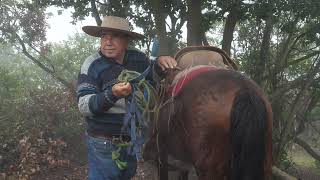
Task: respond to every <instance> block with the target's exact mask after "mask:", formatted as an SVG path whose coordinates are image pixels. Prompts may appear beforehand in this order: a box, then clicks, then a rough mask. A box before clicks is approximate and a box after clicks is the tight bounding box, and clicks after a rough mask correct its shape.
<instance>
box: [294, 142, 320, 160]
mask: <svg viewBox="0 0 320 180" xmlns="http://www.w3.org/2000/svg"><path fill="white" fill-rule="evenodd" d="M293 141H294V142H295V143H296V144H298V145H299V146H301V147H302V148H303V149H304V150H306V151H307V153H308V154H310V155H311V156H312V157H313V158H314V159H316V160H317V161H320V154H318V152H316V151H315V150H313V148H312V147H311V146H310V145H309V144H308V143H307V142H305V141H304V140H303V139H301V138H299V137H296V138H294V140H293Z"/></svg>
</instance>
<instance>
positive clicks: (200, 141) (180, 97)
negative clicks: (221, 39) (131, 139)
mask: <svg viewBox="0 0 320 180" xmlns="http://www.w3.org/2000/svg"><path fill="white" fill-rule="evenodd" d="M191 69H197V70H195V71H188V72H183V73H181V72H180V73H178V72H177V71H172V72H168V73H167V76H166V80H167V81H170V84H171V87H170V88H168V87H167V88H166V91H165V96H164V99H163V103H162V105H161V108H160V112H159V116H158V120H157V121H156V122H154V124H153V125H154V126H153V127H154V128H153V131H152V132H151V133H150V139H149V140H148V141H147V143H146V145H145V150H144V152H145V153H144V157H145V158H146V159H150V158H151V159H159V160H160V171H159V172H160V174H159V175H160V179H163V180H164V179H168V172H167V170H168V163H167V160H168V155H170V156H172V157H174V159H176V160H179V161H182V162H184V163H187V164H191V165H192V166H193V167H194V169H195V171H196V173H197V175H198V178H199V179H201V180H224V179H227V180H267V179H270V177H271V164H272V137H271V136H272V110H271V106H270V104H269V102H268V100H267V98H266V97H265V95H264V94H263V92H262V90H261V89H260V88H259V87H258V86H257V84H256V83H254V82H253V81H252V80H250V79H249V78H247V77H246V76H244V75H242V74H241V73H240V72H237V71H235V70H231V69H225V68H220V67H217V66H203V67H200V66H196V67H195V68H191ZM177 74H178V75H177ZM181 74H182V75H181ZM177 76H180V77H179V78H177ZM173 79H175V80H176V82H175V83H172V80H173ZM172 84H173V85H172ZM185 177H186V178H187V175H185Z"/></svg>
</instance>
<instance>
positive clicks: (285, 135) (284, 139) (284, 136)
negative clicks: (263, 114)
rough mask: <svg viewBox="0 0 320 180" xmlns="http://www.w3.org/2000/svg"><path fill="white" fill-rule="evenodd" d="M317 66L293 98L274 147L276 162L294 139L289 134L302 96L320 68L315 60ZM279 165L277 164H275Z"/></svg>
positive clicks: (319, 64)
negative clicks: (277, 142)
mask: <svg viewBox="0 0 320 180" xmlns="http://www.w3.org/2000/svg"><path fill="white" fill-rule="evenodd" d="M316 62H317V64H316V65H315V66H314V67H313V68H312V69H311V70H310V72H309V73H308V77H307V79H306V80H305V82H304V83H303V84H302V85H301V90H300V92H299V93H298V94H297V96H296V97H295V99H294V101H293V103H292V106H291V109H290V111H289V117H288V118H287V120H286V124H285V125H284V127H283V128H282V129H281V134H280V139H279V144H278V145H277V147H276V151H275V153H274V157H275V159H276V160H279V157H280V156H281V154H282V153H283V152H284V151H285V147H286V145H287V144H288V142H290V140H292V138H294V137H293V136H292V135H291V134H292V133H293V128H294V125H295V124H294V122H295V121H294V120H295V116H296V115H297V112H298V110H299V108H300V107H301V106H302V105H301V103H302V102H303V101H302V98H303V96H304V95H305V93H306V91H307V90H308V88H309V87H310V86H311V84H312V82H313V81H314V76H315V75H316V74H317V72H318V71H319V67H320V60H316ZM276 163H279V162H276Z"/></svg>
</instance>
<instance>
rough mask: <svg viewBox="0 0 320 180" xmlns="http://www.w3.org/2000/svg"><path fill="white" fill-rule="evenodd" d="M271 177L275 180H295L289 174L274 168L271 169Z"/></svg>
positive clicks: (295, 179)
mask: <svg viewBox="0 0 320 180" xmlns="http://www.w3.org/2000/svg"><path fill="white" fill-rule="evenodd" d="M272 175H273V177H274V178H275V180H297V178H295V177H293V176H290V175H289V174H287V173H286V172H284V171H282V170H281V169H279V168H277V167H275V166H273V167H272Z"/></svg>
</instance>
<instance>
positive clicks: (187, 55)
mask: <svg viewBox="0 0 320 180" xmlns="http://www.w3.org/2000/svg"><path fill="white" fill-rule="evenodd" d="M175 59H176V61H177V63H178V67H180V68H181V69H182V70H185V69H188V68H192V67H195V66H198V65H212V66H216V67H219V68H225V69H233V70H238V66H237V65H236V63H235V62H234V61H233V60H232V59H231V58H230V57H229V55H228V54H227V53H226V52H225V51H224V50H222V49H220V48H217V47H213V46H190V47H186V48H183V49H181V50H180V51H178V52H177V54H176V55H175Z"/></svg>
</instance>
